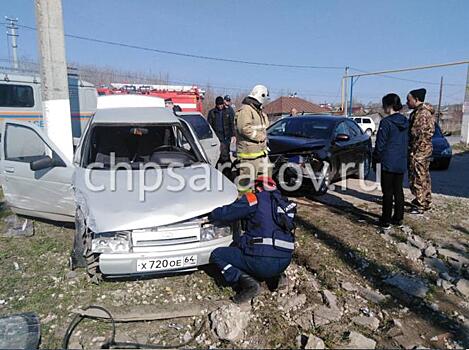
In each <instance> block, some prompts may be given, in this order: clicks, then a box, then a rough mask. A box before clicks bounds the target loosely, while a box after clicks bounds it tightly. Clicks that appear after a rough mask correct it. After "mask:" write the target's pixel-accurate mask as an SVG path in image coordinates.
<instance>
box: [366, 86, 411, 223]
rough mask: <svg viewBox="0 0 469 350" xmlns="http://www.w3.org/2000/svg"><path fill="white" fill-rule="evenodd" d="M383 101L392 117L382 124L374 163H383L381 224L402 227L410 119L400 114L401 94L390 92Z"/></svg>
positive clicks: (384, 108)
mask: <svg viewBox="0 0 469 350" xmlns="http://www.w3.org/2000/svg"><path fill="white" fill-rule="evenodd" d="M382 103H383V110H384V113H386V114H387V115H388V116H387V117H385V118H384V119H383V120H381V122H380V124H379V129H378V134H377V136H376V144H375V149H374V152H373V162H374V163H375V164H376V163H380V164H381V188H382V191H383V211H382V215H381V219H380V226H381V227H382V228H383V229H390V228H391V223H392V224H394V225H397V226H402V224H403V219H404V190H403V181H404V174H405V172H406V171H407V152H408V147H409V121H408V120H407V118H406V117H405V116H404V115H402V114H401V113H399V111H400V110H401V109H402V104H401V99H400V98H399V96H398V95H396V94H388V95H386V96H384V97H383V99H382ZM393 203H394V216H392V212H393Z"/></svg>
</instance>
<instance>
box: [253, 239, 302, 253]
mask: <svg viewBox="0 0 469 350" xmlns="http://www.w3.org/2000/svg"><path fill="white" fill-rule="evenodd" d="M254 239H259V242H254V244H266V245H271V246H274V247H280V248H285V249H290V250H293V249H295V243H293V242H288V241H284V240H281V239H276V240H275V244H274V241H273V239H272V238H262V237H259V238H254ZM261 239H262V241H260V240H261Z"/></svg>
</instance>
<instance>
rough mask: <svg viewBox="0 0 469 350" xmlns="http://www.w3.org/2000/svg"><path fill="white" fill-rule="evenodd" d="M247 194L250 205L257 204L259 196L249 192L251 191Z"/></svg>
mask: <svg viewBox="0 0 469 350" xmlns="http://www.w3.org/2000/svg"><path fill="white" fill-rule="evenodd" d="M245 196H246V199H247V200H248V203H249V206H250V207H252V206H253V205H256V204H257V197H256V195H255V194H254V193H252V192H249V193H246V194H245Z"/></svg>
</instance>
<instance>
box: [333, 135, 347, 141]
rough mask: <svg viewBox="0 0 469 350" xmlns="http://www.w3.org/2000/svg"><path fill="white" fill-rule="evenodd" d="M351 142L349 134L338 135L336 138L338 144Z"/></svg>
mask: <svg viewBox="0 0 469 350" xmlns="http://www.w3.org/2000/svg"><path fill="white" fill-rule="evenodd" d="M349 140H350V136H348V135H347V134H338V135H337V136H336V137H335V141H336V142H345V141H349Z"/></svg>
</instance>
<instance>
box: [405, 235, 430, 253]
mask: <svg viewBox="0 0 469 350" xmlns="http://www.w3.org/2000/svg"><path fill="white" fill-rule="evenodd" d="M407 242H409V243H410V244H412V245H413V246H414V247H416V248H418V249H420V250H423V249H425V248H427V245H428V244H427V242H425V241H424V240H423V239H422V238H421V237H420V236H417V235H412V236H410V237H409V238H408V239H407Z"/></svg>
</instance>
